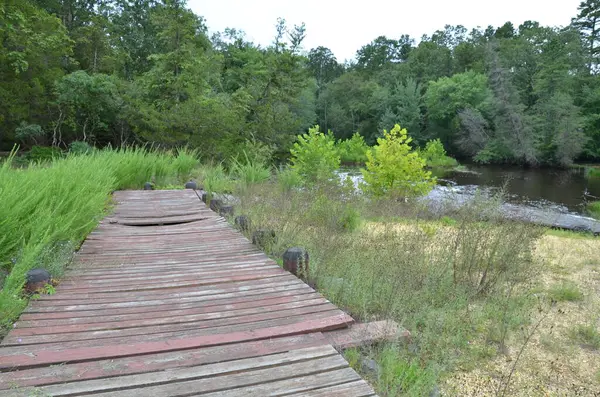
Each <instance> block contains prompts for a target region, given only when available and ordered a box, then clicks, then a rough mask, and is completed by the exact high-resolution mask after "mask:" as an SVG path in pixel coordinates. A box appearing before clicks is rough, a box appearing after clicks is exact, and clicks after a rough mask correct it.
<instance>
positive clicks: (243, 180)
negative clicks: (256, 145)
mask: <svg viewBox="0 0 600 397" xmlns="http://www.w3.org/2000/svg"><path fill="white" fill-rule="evenodd" d="M231 173H232V174H233V176H234V177H235V178H236V179H238V181H239V183H240V184H241V186H242V187H243V188H246V187H248V186H250V185H252V184H255V183H261V182H264V181H266V180H267V179H269V177H270V176H271V171H270V170H269V168H267V167H266V166H265V164H264V163H261V162H260V161H258V160H252V159H250V158H249V157H248V154H247V153H246V152H244V160H243V161H240V160H239V159H238V158H234V159H232V165H231Z"/></svg>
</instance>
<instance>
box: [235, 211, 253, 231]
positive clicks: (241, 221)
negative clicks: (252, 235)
mask: <svg viewBox="0 0 600 397" xmlns="http://www.w3.org/2000/svg"><path fill="white" fill-rule="evenodd" d="M234 224H235V227H237V228H238V229H239V230H241V231H242V232H247V231H248V229H250V218H248V217H247V216H246V215H238V216H236V217H235V221H234Z"/></svg>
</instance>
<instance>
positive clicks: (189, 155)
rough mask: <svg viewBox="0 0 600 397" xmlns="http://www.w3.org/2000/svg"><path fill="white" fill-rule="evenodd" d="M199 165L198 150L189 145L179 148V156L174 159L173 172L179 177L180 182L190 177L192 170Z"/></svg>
mask: <svg viewBox="0 0 600 397" xmlns="http://www.w3.org/2000/svg"><path fill="white" fill-rule="evenodd" d="M197 166H198V151H197V150H195V149H189V148H187V147H183V148H179V149H178V150H177V156H175V158H174V159H173V172H174V173H175V175H177V177H178V178H179V182H186V181H187V180H189V179H190V176H191V174H192V170H194V168H196V167H197Z"/></svg>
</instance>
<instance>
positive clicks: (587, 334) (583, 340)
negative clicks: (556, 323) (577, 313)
mask: <svg viewBox="0 0 600 397" xmlns="http://www.w3.org/2000/svg"><path fill="white" fill-rule="evenodd" d="M571 338H572V339H573V340H574V341H576V342H577V343H580V344H581V345H584V346H586V347H590V348H592V349H600V332H598V329H597V328H596V327H595V326H594V325H591V324H590V325H578V326H576V327H575V328H573V329H572V330H571Z"/></svg>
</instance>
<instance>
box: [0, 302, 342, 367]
mask: <svg viewBox="0 0 600 397" xmlns="http://www.w3.org/2000/svg"><path fill="white" fill-rule="evenodd" d="M311 317H314V316H311ZM303 320H304V321H301V322H294V323H292V324H285V325H280V326H271V327H268V328H267V327H265V328H259V329H256V330H251V331H248V330H246V331H237V332H231V333H225V334H209V335H200V336H194V337H188V338H174V339H163V340H157V341H151V342H138V343H133V342H132V341H127V342H126V343H125V344H114V345H110V346H85V347H75V348H65V346H67V345H68V344H64V343H63V344H59V345H58V346H56V345H49V346H50V348H42V346H40V347H39V350H37V349H36V353H34V354H32V353H31V352H30V350H31V348H30V347H27V348H25V349H24V348H23V347H20V348H19V349H14V348H9V347H7V348H4V349H1V350H0V370H7V369H16V368H22V367H25V368H27V367H35V366H42V365H51V364H60V363H68V362H77V361H89V360H101V359H106V358H116V357H127V356H135V355H140V354H149V353H158V352H164V351H177V350H186V349H192V348H196V347H205V346H218V345H224V344H228V343H238V342H247V341H252V340H261V339H269V338H275V337H281V336H291V335H299V334H304V333H308V332H322V331H329V330H333V329H337V328H340V327H346V326H348V324H350V323H351V322H352V321H353V320H352V318H351V317H349V316H348V315H345V314H342V315H337V316H328V317H325V318H323V319H304V318H303ZM137 340H139V338H137Z"/></svg>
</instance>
